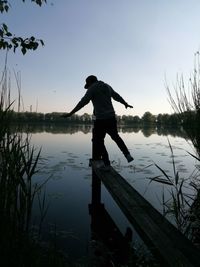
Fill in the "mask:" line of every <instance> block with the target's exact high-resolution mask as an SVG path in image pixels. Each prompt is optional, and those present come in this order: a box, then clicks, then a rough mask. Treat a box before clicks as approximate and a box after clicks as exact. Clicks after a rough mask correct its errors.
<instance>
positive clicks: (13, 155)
mask: <svg viewBox="0 0 200 267" xmlns="http://www.w3.org/2000/svg"><path fill="white" fill-rule="evenodd" d="M0 86H1V91H0V125H1V127H0V214H1V220H0V256H1V257H0V262H2V261H3V262H4V265H3V266H6V265H5V263H7V266H8V265H9V262H10V263H12V264H14V265H15V266H20V263H21V260H22V258H23V257H25V255H23V256H22V254H23V252H24V251H23V249H25V248H26V249H27V244H28V243H27V242H29V240H28V239H29V231H30V225H31V214H32V205H33V201H34V198H35V195H36V193H37V192H39V190H40V189H41V185H38V184H34V183H33V177H34V175H35V174H36V173H37V172H38V162H39V159H40V152H41V151H40V150H39V151H36V150H35V148H34V147H33V146H31V142H30V136H29V134H26V135H24V134H22V133H20V132H19V131H18V130H17V129H16V130H13V129H12V130H11V116H10V115H11V111H12V106H13V102H11V99H10V78H9V72H8V70H7V67H6V64H5V68H4V70H3V73H2V78H1V81H0ZM19 98H20V95H19ZM18 109H19V106H18ZM22 248H23V249H22ZM21 266H24V265H23V264H22V263H21Z"/></svg>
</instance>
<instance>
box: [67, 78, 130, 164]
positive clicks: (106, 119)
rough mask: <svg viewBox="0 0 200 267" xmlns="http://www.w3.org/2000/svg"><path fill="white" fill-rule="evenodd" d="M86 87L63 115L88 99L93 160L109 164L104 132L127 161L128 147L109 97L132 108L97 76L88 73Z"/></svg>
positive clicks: (82, 104) (128, 157)
mask: <svg viewBox="0 0 200 267" xmlns="http://www.w3.org/2000/svg"><path fill="white" fill-rule="evenodd" d="M84 88H85V89H87V92H86V94H85V95H84V96H83V98H82V99H81V100H80V102H79V103H78V104H77V105H76V106H75V108H74V109H73V110H72V111H71V112H70V113H68V114H66V115H64V117H70V116H71V115H72V114H74V113H75V112H77V111H78V110H80V109H81V108H82V107H84V106H85V105H87V104H88V103H89V102H90V100H91V101H92V104H93V106H94V116H95V120H94V128H93V138H92V141H93V160H100V159H102V160H103V162H104V164H105V165H106V166H109V165H110V161H109V157H108V153H107V151H106V148H105V145H104V138H105V135H106V133H108V134H109V135H110V137H111V138H112V139H113V140H114V141H115V142H116V144H117V145H118V147H119V149H120V150H121V151H122V153H123V154H124V156H125V157H126V159H127V161H128V162H131V161H132V160H133V157H132V156H131V155H130V152H129V151H128V148H127V147H126V145H125V143H124V141H123V140H122V139H121V137H120V136H119V134H118V131H117V120H116V118H115V111H114V108H113V105H112V101H111V99H112V98H113V99H114V100H116V101H118V102H120V103H121V104H123V105H124V106H125V108H133V106H131V105H129V104H128V103H127V102H126V101H125V100H124V99H123V98H122V97H121V96H120V95H119V94H118V93H117V92H115V91H114V90H113V89H112V87H111V86H110V85H108V84H106V83H104V82H102V81H98V79H97V77H96V76H94V75H90V76H88V77H87V79H86V84H85V86H84Z"/></svg>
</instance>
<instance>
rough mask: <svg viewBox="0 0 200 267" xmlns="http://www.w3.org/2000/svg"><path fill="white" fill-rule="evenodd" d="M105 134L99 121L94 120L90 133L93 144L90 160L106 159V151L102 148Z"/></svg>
mask: <svg viewBox="0 0 200 267" xmlns="http://www.w3.org/2000/svg"><path fill="white" fill-rule="evenodd" d="M105 135H106V132H105V128H104V127H103V125H102V121H101V120H95V121H94V127H93V131H92V143H93V149H92V150H93V155H92V158H93V159H94V160H100V159H102V156H103V155H104V157H105V158H106V157H108V155H107V151H106V149H105V146H104V138H105Z"/></svg>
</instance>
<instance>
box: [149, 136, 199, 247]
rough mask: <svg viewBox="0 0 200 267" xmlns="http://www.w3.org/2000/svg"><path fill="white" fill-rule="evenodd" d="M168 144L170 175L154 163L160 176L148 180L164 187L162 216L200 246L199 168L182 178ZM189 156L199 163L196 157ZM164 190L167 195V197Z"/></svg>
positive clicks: (196, 167) (197, 166) (195, 167)
mask: <svg viewBox="0 0 200 267" xmlns="http://www.w3.org/2000/svg"><path fill="white" fill-rule="evenodd" d="M168 143H169V148H170V153H171V157H170V158H171V160H172V171H171V173H170V174H169V173H168V172H166V171H165V170H164V169H163V168H162V167H160V166H159V165H157V164H156V163H155V166H156V168H157V169H158V170H159V172H160V175H157V176H155V177H152V178H149V179H150V182H158V183H161V184H163V185H164V186H165V187H164V190H163V194H162V205H163V215H164V216H167V217H170V220H172V221H173V222H174V224H175V225H176V227H177V228H178V229H179V230H180V231H181V232H182V233H183V234H184V235H185V236H187V237H188V238H189V239H190V240H192V241H194V240H195V242H194V243H196V245H197V246H200V202H199V199H200V193H199V192H200V191H199V186H200V183H199V182H200V180H199V178H200V167H199V165H198V164H197V165H196V166H194V171H193V172H192V174H191V175H190V176H189V177H183V176H182V174H181V173H180V172H179V171H178V168H177V166H176V162H175V155H174V152H173V148H172V146H171V144H170V142H169V141H168ZM188 153H189V152H188ZM189 154H190V153H189ZM190 155H191V156H193V157H194V158H195V159H197V160H198V161H199V159H198V157H196V156H194V155H192V154H190ZM166 185H167V186H168V187H167V188H166ZM165 190H167V191H168V193H169V194H168V197H166V194H165V193H166V191H165ZM197 235H198V236H197ZM197 239H198V240H197Z"/></svg>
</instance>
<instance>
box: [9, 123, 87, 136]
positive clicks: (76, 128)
mask: <svg viewBox="0 0 200 267" xmlns="http://www.w3.org/2000/svg"><path fill="white" fill-rule="evenodd" d="M13 128H15V129H16V126H15V125H13ZM17 129H18V131H20V132H29V133H42V132H47V133H53V134H60V133H66V134H75V133H77V132H83V133H84V134H87V133H90V132H91V131H92V125H87V124H86V125H84V124H80V125H78V124H77V125H76V124H66V125H63V124H58V123H56V124H54V123H50V124H46V123H45V124H41V123H39V124H38V123H34V124H21V125H20V126H19V125H18V126H17Z"/></svg>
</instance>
